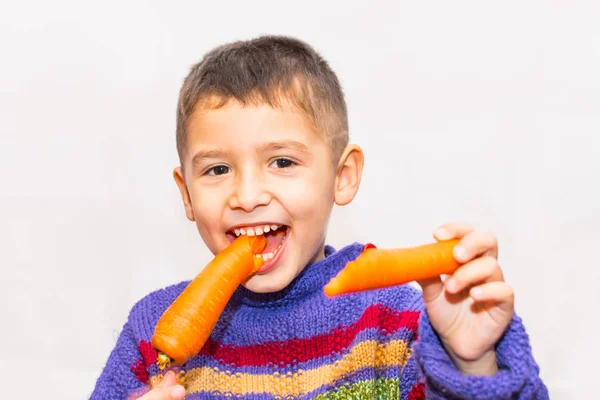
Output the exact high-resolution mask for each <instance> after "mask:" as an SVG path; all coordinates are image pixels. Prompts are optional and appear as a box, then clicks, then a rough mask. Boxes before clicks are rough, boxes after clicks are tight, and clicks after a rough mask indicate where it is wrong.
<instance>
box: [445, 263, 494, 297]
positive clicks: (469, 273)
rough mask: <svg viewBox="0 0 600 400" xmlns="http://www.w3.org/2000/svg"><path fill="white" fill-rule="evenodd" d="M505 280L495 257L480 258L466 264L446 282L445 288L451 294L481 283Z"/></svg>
mask: <svg viewBox="0 0 600 400" xmlns="http://www.w3.org/2000/svg"><path fill="white" fill-rule="evenodd" d="M501 280H504V276H503V274H502V269H500V266H499V265H498V260H496V259H495V258H494V257H490V256H485V257H479V258H477V259H475V260H473V261H471V262H468V263H467V264H464V265H463V266H461V267H460V268H458V269H457V270H456V271H454V274H452V276H451V277H450V278H449V279H447V280H446V282H445V283H444V286H445V288H446V290H447V291H448V292H449V293H458V292H460V291H461V290H463V289H465V288H466V287H469V286H472V285H476V284H478V283H481V282H492V281H501Z"/></svg>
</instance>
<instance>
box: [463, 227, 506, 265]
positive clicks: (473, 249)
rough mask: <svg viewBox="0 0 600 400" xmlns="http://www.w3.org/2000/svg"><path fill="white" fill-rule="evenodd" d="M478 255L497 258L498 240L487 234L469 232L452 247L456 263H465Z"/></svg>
mask: <svg viewBox="0 0 600 400" xmlns="http://www.w3.org/2000/svg"><path fill="white" fill-rule="evenodd" d="M479 255H486V256H492V257H495V258H498V239H497V238H496V236H495V235H493V234H492V233H489V232H471V233H469V234H467V235H466V236H464V237H463V238H462V239H461V240H460V242H459V243H458V244H457V245H456V246H455V247H454V257H455V258H456V261H458V262H462V263H465V262H467V261H469V260H472V259H473V258H475V257H477V256H479Z"/></svg>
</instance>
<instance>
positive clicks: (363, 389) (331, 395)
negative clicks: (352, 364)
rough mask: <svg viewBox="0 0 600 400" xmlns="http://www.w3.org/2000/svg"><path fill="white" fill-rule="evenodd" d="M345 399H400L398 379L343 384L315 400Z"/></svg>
mask: <svg viewBox="0 0 600 400" xmlns="http://www.w3.org/2000/svg"><path fill="white" fill-rule="evenodd" d="M347 399H382V400H383V399H385V400H399V399H400V380H399V379H398V378H389V379H385V378H379V379H377V380H374V379H371V380H368V381H360V382H356V383H354V384H352V385H350V384H349V383H346V384H344V385H343V386H342V387H341V388H339V389H337V388H336V389H335V390H334V391H330V392H326V393H322V394H320V395H318V396H317V397H315V400H347Z"/></svg>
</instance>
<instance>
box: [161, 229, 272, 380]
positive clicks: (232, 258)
mask: <svg viewBox="0 0 600 400" xmlns="http://www.w3.org/2000/svg"><path fill="white" fill-rule="evenodd" d="M266 243H267V240H266V238H265V237H264V236H262V235H260V236H252V237H250V236H246V235H242V236H240V237H238V238H237V239H236V240H235V241H234V242H233V243H231V244H230V245H229V246H228V247H227V248H225V249H224V250H222V251H221V252H220V253H218V254H217V255H216V256H215V258H214V259H213V260H212V261H211V262H210V263H208V265H207V266H206V267H205V268H204V269H203V270H202V271H201V272H200V273H199V274H198V275H197V276H196V277H195V278H194V280H193V281H192V282H191V283H190V284H189V285H188V286H187V287H186V288H185V289H184V290H183V292H181V294H180V295H179V296H178V297H177V298H176V299H175V301H174V302H173V303H172V304H171V305H170V306H169V307H168V308H167V309H166V310H165V312H164V313H163V314H162V316H161V317H160V319H159V321H158V323H157V324H156V328H155V330H154V335H153V336H152V346H153V347H154V348H155V349H156V350H157V351H158V353H159V356H158V358H159V360H158V364H159V366H160V368H161V369H164V368H165V367H166V366H168V365H170V364H171V363H172V362H174V364H175V365H181V364H183V363H185V362H186V361H187V360H189V359H190V358H191V357H193V356H195V355H196V354H198V353H199V352H200V350H201V349H202V346H204V343H206V341H207V340H208V337H209V336H210V334H211V332H212V330H213V328H214V326H215V324H216V323H217V320H218V319H219V317H220V316H221V313H222V312H223V309H224V308H225V306H226V305H227V302H228V301H229V300H230V298H231V296H232V294H233V292H234V291H235V290H236V289H237V287H238V286H239V285H240V284H241V283H242V282H244V281H245V280H246V279H248V277H249V276H250V275H251V274H253V273H254V272H256V271H257V270H258V269H259V268H260V267H261V266H262V263H263V260H262V259H261V258H258V257H254V255H255V254H259V253H260V252H261V251H263V249H264V248H265V246H266Z"/></svg>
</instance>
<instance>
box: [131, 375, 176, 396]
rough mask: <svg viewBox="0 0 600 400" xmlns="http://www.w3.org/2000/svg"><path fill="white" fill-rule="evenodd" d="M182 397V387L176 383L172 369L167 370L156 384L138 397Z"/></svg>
mask: <svg viewBox="0 0 600 400" xmlns="http://www.w3.org/2000/svg"><path fill="white" fill-rule="evenodd" d="M184 397H185V389H184V387H183V386H181V385H178V384H177V376H176V375H175V373H174V372H173V371H169V372H167V373H166V374H165V376H164V378H163V380H162V381H161V382H160V383H159V384H158V386H156V387H155V388H154V389H152V390H151V391H149V392H148V393H146V394H145V395H143V396H142V397H140V399H139V400H183V398H184Z"/></svg>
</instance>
